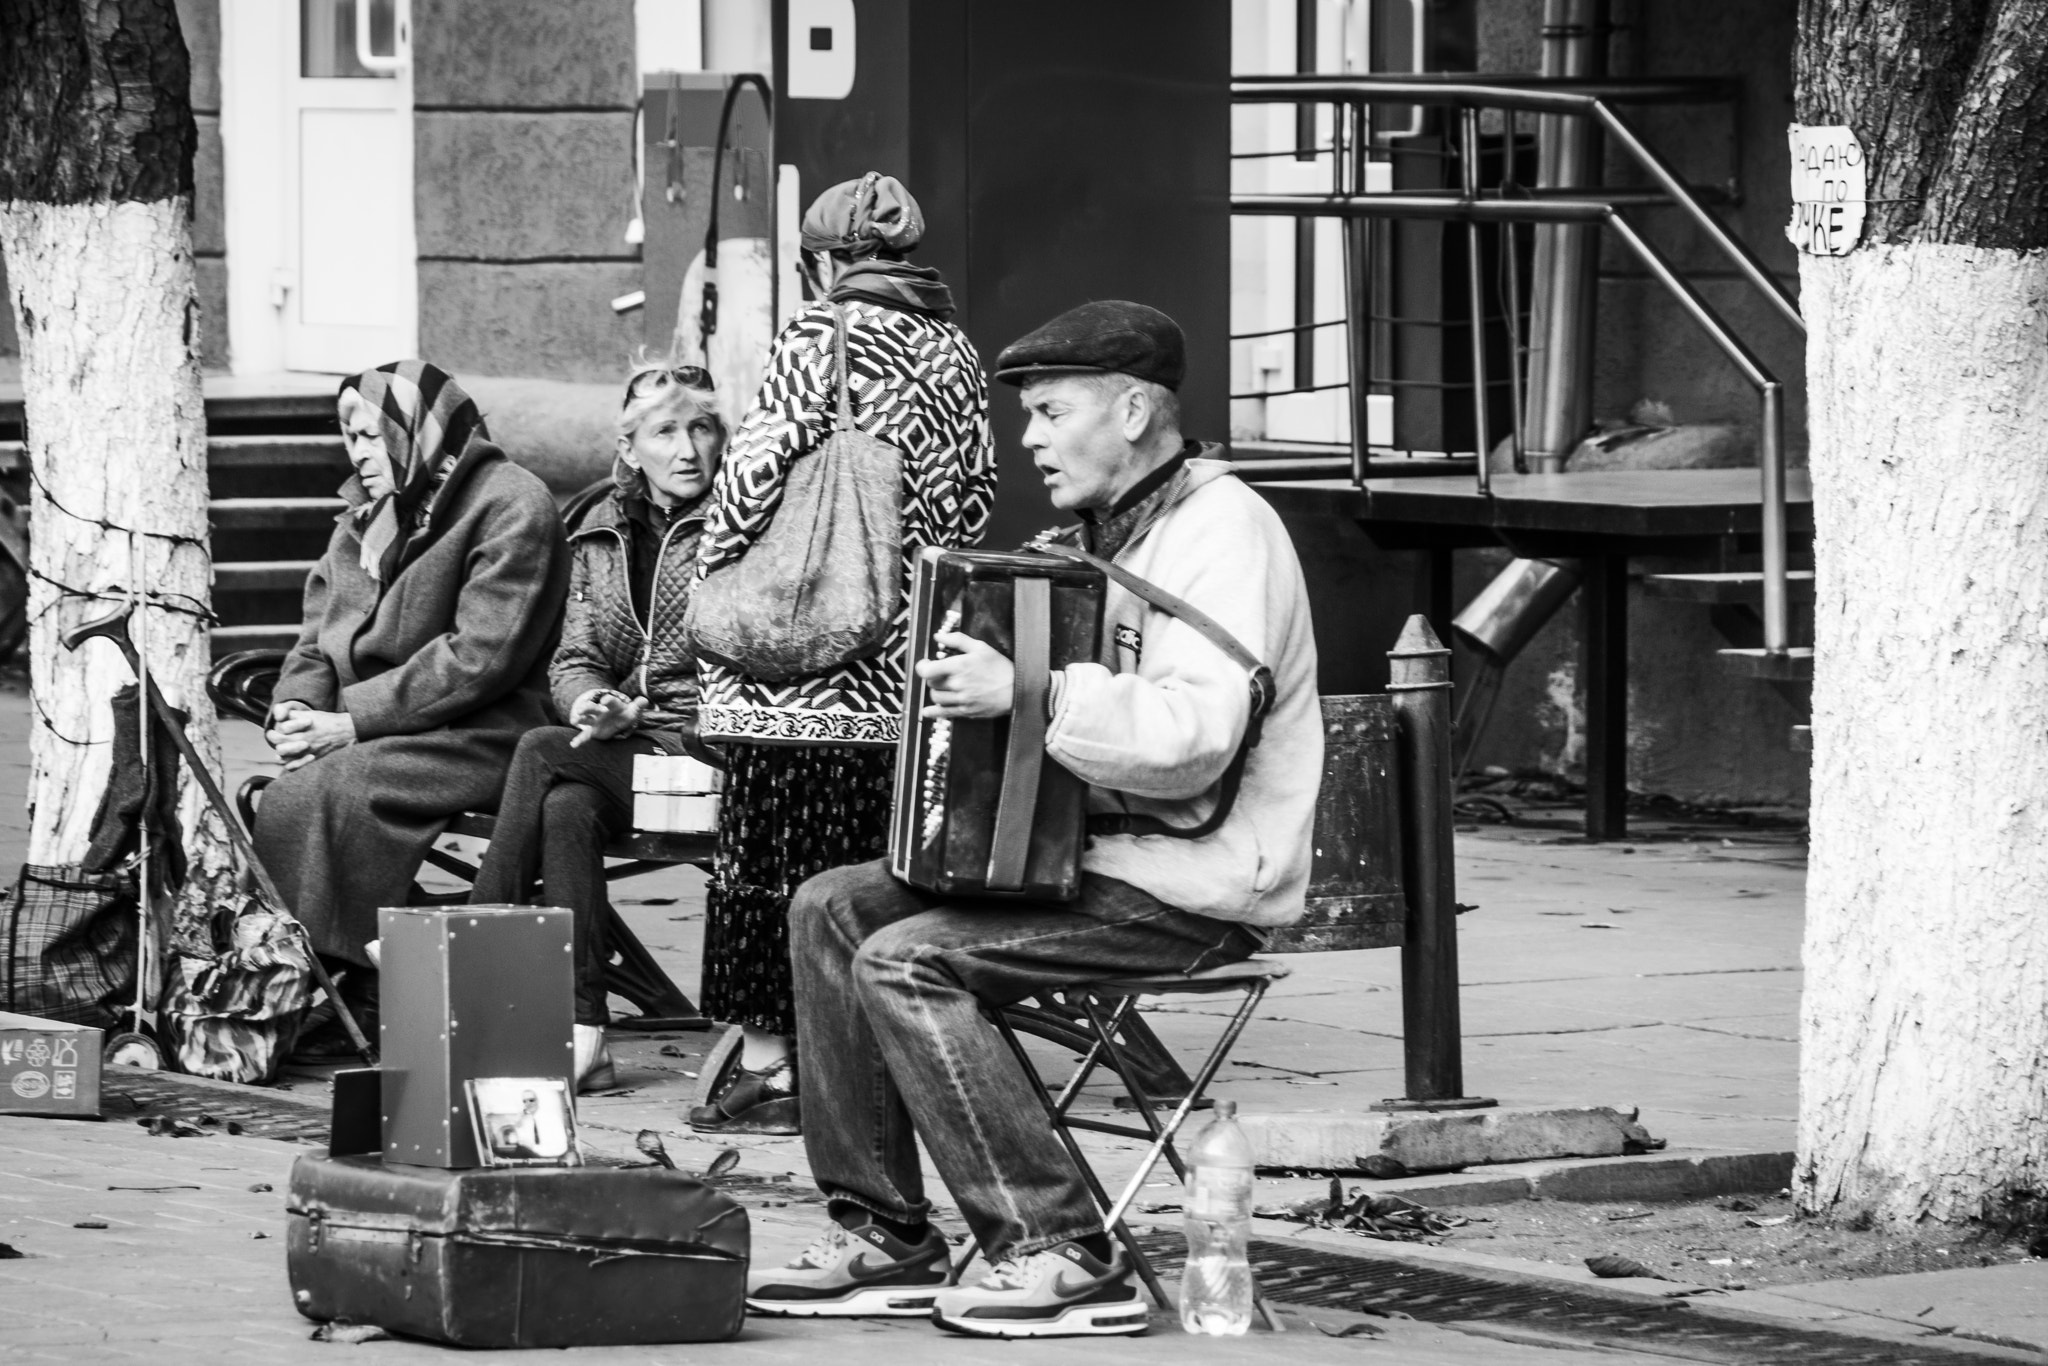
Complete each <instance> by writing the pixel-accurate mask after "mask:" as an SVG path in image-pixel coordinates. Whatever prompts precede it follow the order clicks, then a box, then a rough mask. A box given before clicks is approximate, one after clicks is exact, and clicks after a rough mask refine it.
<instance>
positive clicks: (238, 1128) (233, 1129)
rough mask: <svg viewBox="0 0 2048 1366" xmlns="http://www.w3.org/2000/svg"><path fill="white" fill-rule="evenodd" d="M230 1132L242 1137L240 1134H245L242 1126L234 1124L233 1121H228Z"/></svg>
mask: <svg viewBox="0 0 2048 1366" xmlns="http://www.w3.org/2000/svg"><path fill="white" fill-rule="evenodd" d="M228 1132H229V1133H230V1134H235V1135H240V1134H241V1133H242V1132H243V1129H242V1126H241V1125H239V1124H237V1123H235V1122H234V1121H233V1120H229V1121H228Z"/></svg>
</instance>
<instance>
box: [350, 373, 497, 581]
mask: <svg viewBox="0 0 2048 1366" xmlns="http://www.w3.org/2000/svg"><path fill="white" fill-rule="evenodd" d="M351 389H353V390H355V391H356V392H357V393H358V394H360V395H362V397H363V399H364V400H365V401H366V402H368V403H369V405H370V406H371V407H373V408H375V409H376V410H377V412H378V414H379V415H380V416H381V417H382V419H383V424H384V449H385V450H387V451H389V452H390V454H391V479H392V482H393V483H394V484H396V485H397V489H396V490H395V491H394V492H392V493H389V494H386V495H385V496H384V497H382V498H377V499H369V498H368V497H367V493H366V491H364V490H363V488H362V482H361V480H360V479H359V478H358V477H357V476H354V475H351V476H349V482H350V483H351V484H353V485H354V486H355V490H356V492H357V493H358V494H361V495H363V497H364V501H363V502H362V503H361V505H360V506H358V507H357V508H356V511H355V515H356V519H357V520H358V521H359V522H361V523H362V527H363V553H362V565H363V572H364V573H366V574H368V575H369V576H370V578H371V579H372V580H373V581H375V582H376V583H378V584H387V583H389V582H391V579H392V577H393V576H394V575H396V574H397V572H398V566H399V565H400V563H402V562H403V560H404V558H405V547H406V543H407V542H408V541H409V540H411V539H412V536H413V533H414V532H415V531H417V530H419V528H421V527H423V526H425V525H426V522H427V514H428V513H429V512H431V511H432V510H433V505H434V495H435V494H436V493H438V492H439V491H440V489H441V485H443V484H445V483H447V482H448V474H449V471H451V470H453V469H454V468H455V463H456V461H458V460H460V459H461V458H462V453H463V451H464V450H466V449H467V448H468V446H469V443H470V439H471V438H472V437H476V438H481V439H483V440H489V439H490V433H489V432H488V431H487V430H485V428H484V419H483V414H481V413H479V412H478V411H477V407H476V402H475V400H473V399H471V398H470V396H469V395H468V394H466V393H464V392H463V391H462V386H461V385H459V384H457V383H456V382H455V379H454V376H452V375H450V374H449V373H448V372H447V371H446V370H443V369H441V367H439V366H438V365H429V364H428V363H427V362H426V361H423V360H395V361H392V362H391V363H390V364H388V365H380V366H378V367H377V368H376V369H374V370H365V371H363V372H362V373H361V374H360V375H350V376H349V377H348V378H347V379H345V380H343V381H342V382H341V389H340V390H339V392H338V394H337V398H338V397H339V394H345V393H347V392H348V391H349V390H351ZM351 501H354V500H353V499H351Z"/></svg>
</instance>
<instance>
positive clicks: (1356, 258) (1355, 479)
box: [1334, 104, 1372, 484]
mask: <svg viewBox="0 0 2048 1366" xmlns="http://www.w3.org/2000/svg"><path fill="white" fill-rule="evenodd" d="M1334 113H1335V115H1336V118H1337V121H1338V122H1340V123H1342V122H1344V121H1345V120H1346V118H1347V117H1348V119H1349V121H1350V131H1349V136H1350V143H1349V145H1348V151H1349V152H1350V155H1349V156H1348V157H1346V158H1345V159H1344V162H1343V165H1342V166H1341V167H1340V168H1339V169H1338V170H1337V172H1336V174H1337V175H1338V176H1340V177H1341V179H1338V180H1337V181H1336V184H1337V185H1338V186H1339V187H1340V188H1342V189H1344V190H1345V191H1347V192H1349V193H1351V194H1358V193H1361V192H1363V191H1364V189H1365V166H1366V161H1367V159H1368V156H1369V153H1370V151H1371V141H1370V139H1369V138H1368V137H1367V136H1366V122H1365V121H1366V112H1365V106H1364V105H1361V104H1354V105H1350V106H1348V107H1347V106H1344V105H1339V106H1337V108H1336V110H1335V111H1334ZM1366 231H1367V223H1366V220H1365V219H1362V218H1358V219H1351V220H1348V221H1347V222H1345V224H1344V225H1343V233H1344V348H1345V350H1344V358H1345V361H1346V363H1347V366H1348V373H1349V378H1350V381H1351V384H1350V389H1349V394H1348V396H1349V398H1350V400H1351V482H1352V483H1353V484H1363V483H1364V482H1365V467H1366V465H1367V463H1368V462H1369V459H1370V456H1371V450H1370V448H1369V447H1368V446H1367V445H1366V442H1367V440H1368V439H1369V437H1370V433H1369V432H1368V431H1367V425H1368V424H1367V422H1366V413H1367V410H1368V407H1369V404H1368V402H1367V400H1368V399H1369V398H1370V393H1369V392H1368V391H1369V390H1370V388H1371V385H1372V322H1371V319H1370V318H1369V316H1368V315H1369V314H1370V313H1371V311H1372V310H1371V302H1372V301H1371V299H1370V298H1369V297H1368V296H1369V294H1370V292H1371V290H1370V284H1371V281H1370V279H1369V276H1368V272H1369V270H1370V269H1371V261H1372V257H1371V255H1370V253H1369V252H1368V251H1367V242H1366Z"/></svg>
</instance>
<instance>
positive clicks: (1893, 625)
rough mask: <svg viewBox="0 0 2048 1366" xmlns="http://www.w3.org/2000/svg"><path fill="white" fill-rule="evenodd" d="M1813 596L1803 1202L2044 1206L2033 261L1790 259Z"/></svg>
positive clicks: (1905, 254) (1909, 249)
mask: <svg viewBox="0 0 2048 1366" xmlns="http://www.w3.org/2000/svg"><path fill="white" fill-rule="evenodd" d="M1800 278H1801V282H1802V286H1803V288H1802V293H1801V304H1802V307H1803V309H1804V311H1805V313H1806V317H1807V320H1808V325H1809V327H1810V328H1811V333H1810V335H1811V337H1812V341H1811V342H1810V343H1809V345H1808V359H1807V379H1808V386H1809V391H1810V395H1811V404H1812V433H1813V444H1812V466H1813V492H1814V521H1815V525H1816V527H1817V535H1816V538H1815V547H1814V553H1815V561H1816V575H1815V579H1816V585H1817V588H1818V592H1819V601H1818V604H1817V607H1816V611H1815V617H1816V666H1815V678H1814V690H1813V810H1812V828H1813V845H1812V871H1811V874H1810V877H1809V880H1808V884H1807V928H1806V949H1805V958H1806V996H1805V1003H1804V1007H1803V1017H1804V1018H1803V1022H1802V1027H1801V1070H1800V1089H1801V1097H1800V1134H1799V1159H1800V1160H1799V1177H1798V1197H1799V1200H1800V1203H1801V1204H1802V1206H1803V1207H1805V1208H1807V1209H1809V1210H1822V1209H1829V1208H1833V1209H1834V1210H1835V1212H1836V1213H1837V1214H1840V1213H1845V1212H1853V1211H1855V1210H1858V1209H1869V1210H1870V1211H1871V1212H1872V1213H1873V1214H1874V1215H1875V1216H1876V1217H1878V1218H1879V1219H1880V1220H1883V1221H1886V1222H1891V1223H1905V1222H1911V1221H1916V1220H1920V1219H1924V1218H1930V1217H1931V1218H1934V1219H1940V1220H1962V1219H1968V1218H1973V1217H1991V1218H1994V1219H1995V1218H1997V1217H1998V1216H1999V1214H2000V1213H2001V1212H2003V1211H2005V1210H2008V1209H2010V1208H2012V1207H2013V1206H2014V1204H2015V1203H2016V1202H2018V1201H2021V1200H2023V1199H2024V1193H2025V1192H2028V1191H2033V1192H2037V1193H2038V1192H2042V1191H2048V256H2044V254H2043V253H2040V252H2034V253H2030V254H2022V253H2021V252H2018V251H2010V250H2000V249H1991V248H1976V247H1962V246H1948V245H1933V244H1913V245H1900V246H1877V247H1870V248H1866V249H1864V250H1861V251H1858V252H1855V253H1854V254H1852V255H1850V256H1847V257H1842V258H1835V259H1828V258H1815V257H1805V258H1802V261H1801V268H1800Z"/></svg>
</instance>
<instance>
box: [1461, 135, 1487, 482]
mask: <svg viewBox="0 0 2048 1366" xmlns="http://www.w3.org/2000/svg"><path fill="white" fill-rule="evenodd" d="M1458 160H1459V161H1460V162H1462V163H1463V165H1461V166H1460V167H1459V170H1460V171H1461V172H1462V173H1463V179H1464V189H1465V197H1466V198H1467V199H1474V200H1476V199H1477V198H1478V197H1479V111H1478V110H1477V109H1471V108H1467V109H1461V110H1459V111H1458ZM1479 248H1480V240H1479V224H1478V223H1476V222H1473V221H1472V220H1470V219H1467V220H1466V223H1465V295H1466V299H1465V302H1466V304H1467V309H1466V312H1467V314H1468V315H1469V316H1470V318H1471V320H1472V321H1471V329H1472V446H1473V452H1472V453H1473V456H1474V463H1473V476H1474V481H1475V484H1476V486H1477V488H1478V489H1479V492H1480V493H1482V494H1490V493H1492V492H1493V471H1492V468H1491V461H1490V459H1489V457H1490V456H1491V454H1492V452H1493V442H1492V440H1491V437H1492V432H1490V431H1489V430H1488V423H1487V420H1486V419H1487V412H1486V290H1485V279H1486V274H1485V272H1484V271H1483V270H1482V269H1481V268H1480V263H1479Z"/></svg>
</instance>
